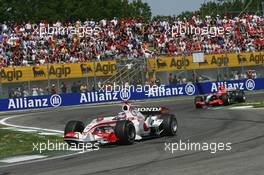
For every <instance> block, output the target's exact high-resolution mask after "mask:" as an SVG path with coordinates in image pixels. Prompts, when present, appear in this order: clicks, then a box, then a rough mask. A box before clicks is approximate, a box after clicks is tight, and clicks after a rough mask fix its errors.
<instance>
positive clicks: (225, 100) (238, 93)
mask: <svg viewBox="0 0 264 175" xmlns="http://www.w3.org/2000/svg"><path fill="white" fill-rule="evenodd" d="M245 101H246V96H245V93H244V91H243V90H225V89H223V88H222V89H220V91H219V92H218V93H213V94H209V95H205V96H196V97H195V99H194V105H195V107H196V108H203V107H204V106H221V105H224V106H225V105H230V104H234V103H243V102H245Z"/></svg>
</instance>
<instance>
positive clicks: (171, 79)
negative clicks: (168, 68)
mask: <svg viewBox="0 0 264 175" xmlns="http://www.w3.org/2000/svg"><path fill="white" fill-rule="evenodd" d="M168 82H169V84H172V83H173V76H172V73H170V74H169V76H168Z"/></svg>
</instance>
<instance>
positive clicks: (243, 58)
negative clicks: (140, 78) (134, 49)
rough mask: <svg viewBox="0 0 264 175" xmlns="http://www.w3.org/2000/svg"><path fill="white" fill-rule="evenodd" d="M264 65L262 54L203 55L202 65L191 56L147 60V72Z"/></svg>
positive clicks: (263, 55)
mask: <svg viewBox="0 0 264 175" xmlns="http://www.w3.org/2000/svg"><path fill="white" fill-rule="evenodd" d="M263 64H264V52H254V53H241V54H215V55H204V62H203V63H195V62H193V60H192V56H185V57H184V56H177V57H161V58H150V59H148V70H149V71H156V72H160V71H177V70H193V69H210V68H223V67H239V66H254V65H263Z"/></svg>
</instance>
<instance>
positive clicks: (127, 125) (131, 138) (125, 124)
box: [115, 120, 136, 145]
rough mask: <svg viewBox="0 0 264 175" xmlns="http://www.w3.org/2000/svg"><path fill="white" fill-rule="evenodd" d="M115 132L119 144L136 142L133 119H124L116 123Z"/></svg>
mask: <svg viewBox="0 0 264 175" xmlns="http://www.w3.org/2000/svg"><path fill="white" fill-rule="evenodd" d="M115 134H116V136H117V138H118V143H119V144H121V145H131V144H133V143H134V142H135V137H136V129H135V126H134V124H133V123H132V122H131V121H129V120H123V121H119V122H117V123H116V126H115Z"/></svg>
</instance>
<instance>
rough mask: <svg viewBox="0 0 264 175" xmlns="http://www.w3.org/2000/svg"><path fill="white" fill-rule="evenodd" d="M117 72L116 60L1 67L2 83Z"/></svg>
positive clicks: (104, 74) (0, 76) (110, 74)
mask: <svg viewBox="0 0 264 175" xmlns="http://www.w3.org/2000/svg"><path fill="white" fill-rule="evenodd" d="M115 73H116V61H100V62H83V63H66V64H47V65H40V66H28V67H27V66H21V67H20V66H18V67H14V68H1V72H0V78H1V82H2V83H13V82H23V81H36V80H47V79H57V78H61V79H64V78H81V77H93V76H112V75H114V74H115Z"/></svg>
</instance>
